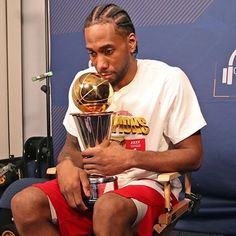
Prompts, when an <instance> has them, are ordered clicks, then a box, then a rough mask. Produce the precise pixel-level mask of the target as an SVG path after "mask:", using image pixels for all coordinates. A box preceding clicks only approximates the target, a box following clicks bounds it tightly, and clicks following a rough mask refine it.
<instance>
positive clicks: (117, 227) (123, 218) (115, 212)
mask: <svg viewBox="0 0 236 236" xmlns="http://www.w3.org/2000/svg"><path fill="white" fill-rule="evenodd" d="M136 216H137V208H136V206H135V204H134V202H133V201H132V200H131V199H129V198H125V197H122V196H120V195H118V194H115V193H106V194H104V195H103V196H101V197H100V198H99V199H98V200H97V202H96V203H95V206H94V214H93V229H94V233H95V235H96V236H100V235H102V236H112V235H116V236H119V235H120V236H131V235H135V234H134V232H133V230H132V225H133V223H134V221H135V219H136Z"/></svg>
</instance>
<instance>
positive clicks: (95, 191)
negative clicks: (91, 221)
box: [84, 175, 118, 210]
mask: <svg viewBox="0 0 236 236" xmlns="http://www.w3.org/2000/svg"><path fill="white" fill-rule="evenodd" d="M89 183H90V190H91V196H90V197H88V198H85V199H84V202H85V204H86V206H87V207H88V209H89V210H92V209H93V207H94V204H95V202H96V201H97V199H98V198H99V197H100V196H102V195H103V194H104V193H105V192H107V191H111V190H115V189H118V183H117V177H116V176H101V175H90V176H89Z"/></svg>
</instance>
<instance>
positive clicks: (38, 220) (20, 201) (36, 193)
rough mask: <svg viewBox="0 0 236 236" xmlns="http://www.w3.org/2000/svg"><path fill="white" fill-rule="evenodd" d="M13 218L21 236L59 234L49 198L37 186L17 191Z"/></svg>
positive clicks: (13, 200)
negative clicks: (52, 215)
mask: <svg viewBox="0 0 236 236" xmlns="http://www.w3.org/2000/svg"><path fill="white" fill-rule="evenodd" d="M11 208H12V213H13V218H14V221H15V224H16V227H17V230H18V232H19V234H20V235H21V236H25V235H35V236H41V235H42V236H44V235H50V236H53V235H59V232H58V229H57V227H56V226H55V225H54V224H52V223H51V212H50V208H49V203H48V198H47V196H46V195H45V193H44V192H43V191H41V190H40V189H39V188H36V187H28V188H26V189H24V190H22V191H21V192H19V193H17V194H16V195H15V196H14V197H13V199H12V202H11Z"/></svg>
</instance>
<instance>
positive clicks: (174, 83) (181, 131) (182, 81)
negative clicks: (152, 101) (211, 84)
mask: <svg viewBox="0 0 236 236" xmlns="http://www.w3.org/2000/svg"><path fill="white" fill-rule="evenodd" d="M174 70H175V72H174V73H173V72H171V73H170V74H169V75H168V76H170V78H168V82H167V85H168V86H167V87H168V89H167V92H168V93H171V94H172V99H171V105H170V109H169V115H168V122H167V123H166V124H167V125H166V130H165V135H166V136H167V137H169V138H170V140H171V142H172V143H173V144H176V143H178V142H180V141H182V140H184V139H185V138H187V137H189V136H190V135H192V134H194V133H195V132H197V131H198V130H200V129H201V128H202V127H204V126H205V125H206V121H205V119H204V118H203V115H202V112H201V109H200V106H199V103H198V100H197V97H196V94H195V92H194V90H193V88H192V86H191V84H190V81H189V79H188V77H187V76H186V74H185V73H184V72H183V71H182V70H181V69H179V68H175V69H174Z"/></svg>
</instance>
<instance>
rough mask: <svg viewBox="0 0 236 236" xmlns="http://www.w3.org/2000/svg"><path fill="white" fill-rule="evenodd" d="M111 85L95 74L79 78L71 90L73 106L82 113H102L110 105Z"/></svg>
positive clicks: (87, 74) (86, 74)
mask: <svg viewBox="0 0 236 236" xmlns="http://www.w3.org/2000/svg"><path fill="white" fill-rule="evenodd" d="M112 95H113V89H112V86H111V84H110V83H109V82H108V81H107V80H105V79H103V78H102V77H101V76H100V75H99V74H96V73H85V74H83V75H82V76H80V77H79V78H78V79H77V80H76V81H75V83H74V85H73V88H72V98H73V101H74V104H75V105H76V106H77V107H78V108H79V109H80V111H82V112H104V111H106V109H107V108H108V107H109V105H110V103H111V101H110V100H111V97H112Z"/></svg>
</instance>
